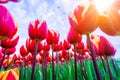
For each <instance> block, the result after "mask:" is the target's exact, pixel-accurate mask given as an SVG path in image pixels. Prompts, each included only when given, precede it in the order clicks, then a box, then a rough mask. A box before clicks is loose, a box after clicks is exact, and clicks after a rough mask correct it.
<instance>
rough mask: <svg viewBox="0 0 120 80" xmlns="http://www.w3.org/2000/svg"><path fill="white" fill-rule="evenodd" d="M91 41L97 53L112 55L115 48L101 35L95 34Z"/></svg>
mask: <svg viewBox="0 0 120 80" xmlns="http://www.w3.org/2000/svg"><path fill="white" fill-rule="evenodd" d="M93 43H94V44H95V45H96V47H97V49H98V52H97V54H98V55H100V56H101V55H106V56H114V55H115V53H116V49H115V48H114V46H113V45H112V44H111V42H109V41H108V40H107V39H106V38H105V37H103V36H95V37H94V39H93Z"/></svg>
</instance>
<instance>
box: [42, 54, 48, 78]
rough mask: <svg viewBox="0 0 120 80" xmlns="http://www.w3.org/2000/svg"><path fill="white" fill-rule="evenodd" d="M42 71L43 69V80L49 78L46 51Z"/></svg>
mask: <svg viewBox="0 0 120 80" xmlns="http://www.w3.org/2000/svg"><path fill="white" fill-rule="evenodd" d="M42 71H43V80H47V74H46V72H47V63H46V53H45V54H44V56H43V62H42Z"/></svg>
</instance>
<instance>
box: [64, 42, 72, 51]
mask: <svg viewBox="0 0 120 80" xmlns="http://www.w3.org/2000/svg"><path fill="white" fill-rule="evenodd" d="M63 48H64V49H66V50H69V49H70V48H71V45H70V43H69V42H68V41H66V40H64V41H63Z"/></svg>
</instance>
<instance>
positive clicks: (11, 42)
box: [1, 36, 19, 48]
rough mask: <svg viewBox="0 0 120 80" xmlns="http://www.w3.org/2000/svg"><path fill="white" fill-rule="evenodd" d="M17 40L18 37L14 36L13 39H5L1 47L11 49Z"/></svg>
mask: <svg viewBox="0 0 120 80" xmlns="http://www.w3.org/2000/svg"><path fill="white" fill-rule="evenodd" d="M18 40H19V36H15V37H13V38H10V39H5V40H2V41H1V46H2V47H3V48H13V47H15V46H16V45H17V43H18Z"/></svg>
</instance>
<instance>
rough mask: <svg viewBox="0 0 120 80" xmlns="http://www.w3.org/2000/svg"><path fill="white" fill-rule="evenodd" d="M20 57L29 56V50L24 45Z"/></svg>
mask: <svg viewBox="0 0 120 80" xmlns="http://www.w3.org/2000/svg"><path fill="white" fill-rule="evenodd" d="M20 55H21V56H27V55H28V51H27V49H26V47H25V46H24V45H22V46H21V47H20Z"/></svg>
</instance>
